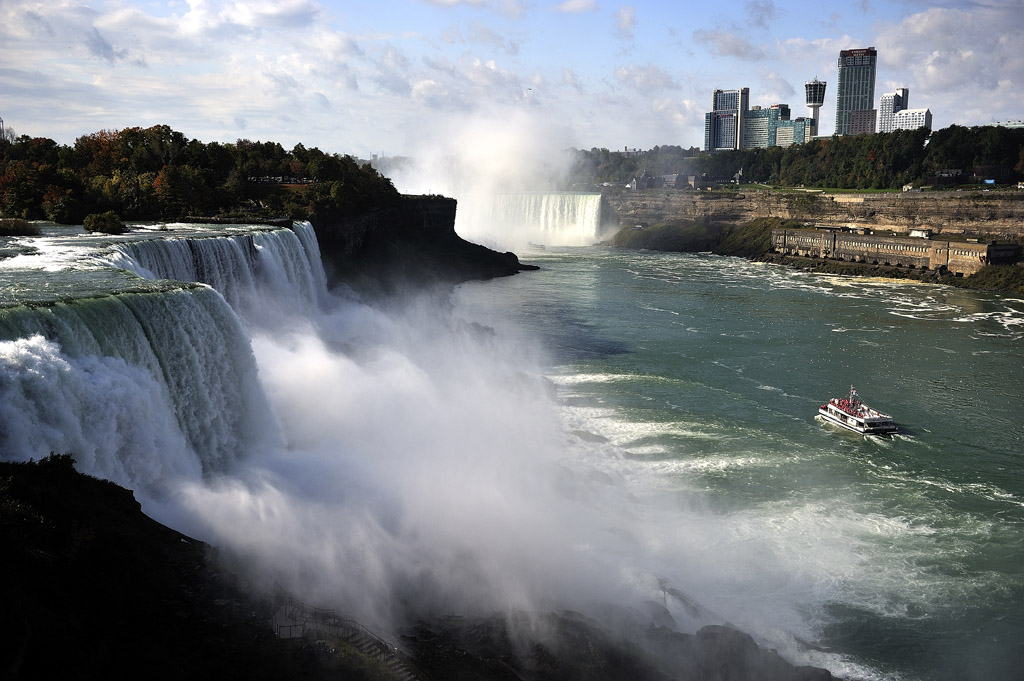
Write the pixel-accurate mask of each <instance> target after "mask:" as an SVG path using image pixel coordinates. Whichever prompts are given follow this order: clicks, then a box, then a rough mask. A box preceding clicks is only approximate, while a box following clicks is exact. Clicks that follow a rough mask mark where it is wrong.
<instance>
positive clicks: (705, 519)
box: [458, 248, 1024, 680]
mask: <svg viewBox="0 0 1024 681" xmlns="http://www.w3.org/2000/svg"><path fill="white" fill-rule="evenodd" d="M521 257H522V259H523V260H524V261H525V262H531V263H536V264H538V265H540V266H541V268H542V269H541V270H540V271H538V272H534V273H529V274H524V275H520V276H517V277H514V278H511V279H506V280H500V281H494V282H487V283H476V284H467V285H464V286H463V287H462V288H461V289H460V291H459V294H458V296H459V300H460V304H461V305H462V306H463V307H464V308H465V309H466V310H469V311H471V312H467V314H471V315H473V316H476V317H488V315H490V317H489V323H491V324H493V325H495V326H496V327H497V328H499V329H501V328H503V327H504V328H505V329H506V332H507V333H509V334H516V333H518V334H521V336H522V338H523V342H524V343H526V342H528V339H527V336H529V335H530V334H534V335H536V336H537V337H540V338H543V339H544V340H543V347H545V348H547V349H548V350H549V351H550V353H549V355H547V362H548V365H547V366H548V369H547V371H548V372H549V375H550V377H551V379H552V380H553V381H554V383H555V384H556V386H557V393H558V396H559V400H560V404H561V405H562V406H561V410H562V413H563V419H564V420H565V422H566V423H567V424H569V427H570V428H571V429H573V430H574V432H576V433H577V434H578V435H579V436H580V437H581V439H583V440H585V441H588V442H600V443H607V444H608V447H607V448H606V449H604V450H602V451H603V452H604V455H605V456H606V457H607V461H606V462H605V464H604V465H605V466H606V468H607V469H608V470H609V471H614V472H616V473H618V474H621V475H624V476H628V477H630V478H632V479H636V480H642V481H643V484H642V485H641V487H642V489H644V490H645V491H644V492H643V494H644V495H645V496H646V501H648V502H650V501H651V500H656V502H657V505H658V506H659V508H661V509H663V512H664V513H665V514H668V516H669V520H668V522H665V517H664V516H659V518H658V519H657V522H658V523H661V524H659V526H658V527H659V531H660V532H663V533H664V534H665V536H663V538H662V539H663V541H661V542H654V543H652V544H650V545H647V546H645V547H644V550H648V551H650V552H652V554H657V553H659V552H660V553H661V554H664V555H663V557H664V558H666V559H667V560H669V561H670V562H671V563H672V568H674V569H675V574H677V575H680V577H679V578H678V579H679V586H680V587H681V588H682V589H683V590H684V591H685V592H687V593H689V594H691V595H693V596H694V597H695V598H696V599H697V600H699V601H700V602H701V603H702V605H704V606H706V607H707V608H709V609H710V610H711V611H713V612H715V613H718V614H719V615H720V616H721V617H722V618H723V619H725V620H726V621H729V622H731V623H735V624H736V625H738V626H741V627H744V628H747V629H748V630H750V631H752V632H759V633H760V634H761V635H763V636H765V637H766V638H767V639H769V640H772V639H773V637H774V640H775V642H776V643H777V644H778V645H780V646H781V647H783V648H784V647H786V644H785V640H786V638H787V635H788V634H792V635H793V636H795V637H796V638H797V640H803V641H807V642H813V643H814V644H816V646H819V647H820V648H821V650H817V651H815V650H814V648H802V650H801V651H800V652H798V653H796V655H797V656H803V658H804V659H805V660H809V661H811V662H812V663H817V664H820V665H822V666H826V667H828V668H830V669H831V670H832V671H833V673H837V674H843V675H848V676H849V677H851V678H901V679H979V680H980V679H1016V678H1020V676H1019V675H1020V673H1021V671H1020V670H1021V666H1020V665H1021V664H1022V662H1024V561H1022V560H1021V557H1022V556H1024V468H1022V464H1024V455H1022V452H1024V397H1022V395H1021V388H1022V386H1024V361H1022V359H1024V300H1019V299H1013V298H1007V297H1003V296H999V295H995V294H985V293H974V292H964V291H960V290H956V289H951V288H947V287H937V286H924V285H918V284H908V283H905V282H894V281H886V280H869V279H852V278H837V277H829V276H822V275H815V274H808V273H803V272H798V271H794V270H789V269H784V268H781V267H778V266H773V265H765V264H760V263H753V262H747V261H744V260H738V259H732V258H722V257H717V256H711V255H693V254H666V253H653V252H628V251H612V250H604V249H598V248H590V249H550V248H549V249H547V250H539V251H535V252H531V253H524V254H522V255H521ZM506 314H507V315H509V319H503V316H504V315H506ZM517 329H518V330H517ZM522 329H529V330H530V331H529V333H524V332H523V331H522ZM851 385H855V386H856V387H857V388H858V390H859V391H860V394H861V396H862V397H863V398H864V400H865V401H866V402H867V403H868V404H869V405H871V406H873V407H875V408H878V409H880V410H882V411H885V412H887V413H891V414H892V415H893V416H894V418H895V420H896V421H897V423H898V424H899V426H900V432H899V434H898V435H896V436H895V437H893V438H883V437H863V436H859V435H857V434H854V433H848V432H839V431H837V430H835V429H833V428H831V427H828V426H825V425H823V424H821V423H819V422H817V421H816V420H815V418H814V416H815V414H816V412H817V409H818V407H819V405H820V404H822V403H824V402H825V401H826V400H827V399H828V398H829V397H833V396H844V395H845V393H846V392H847V391H848V389H849V387H850V386H851ZM666 509H671V510H666ZM673 514H674V515H673ZM794 647H795V648H800V645H799V644H797V645H796V646H794Z"/></svg>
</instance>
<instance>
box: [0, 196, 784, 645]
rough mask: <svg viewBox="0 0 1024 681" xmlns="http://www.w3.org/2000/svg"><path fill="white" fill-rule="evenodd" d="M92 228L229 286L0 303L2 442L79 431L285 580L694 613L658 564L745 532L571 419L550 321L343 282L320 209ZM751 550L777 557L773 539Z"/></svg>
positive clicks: (191, 525)
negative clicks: (373, 292)
mask: <svg viewBox="0 0 1024 681" xmlns="http://www.w3.org/2000/svg"><path fill="white" fill-rule="evenodd" d="M574 201H577V203H576V205H577V206H579V205H581V204H583V203H587V202H591V203H592V204H593V208H594V210H595V211H596V210H597V208H598V205H599V203H598V202H599V199H597V198H586V199H574ZM524 202H525V203H527V204H529V203H530V202H529V201H527V200H525V199H524ZM544 203H545V200H543V199H541V200H540V201H539V204H540V206H542V205H543V204H544ZM548 204H549V208H550V201H549V202H548ZM537 209H538V210H540V209H541V208H540V207H537ZM509 210H510V209H509ZM552 210H553V209H552ZM559 210H562V209H559ZM565 210H568V208H565ZM555 212H557V211H555ZM558 224H563V226H564V224H565V223H558ZM574 224H575V223H574ZM591 224H593V225H595V229H596V224H597V218H596V217H595V218H594V222H593V223H591ZM75 243H82V242H81V241H76V242H75ZM98 251H99V252H96V251H94V252H91V253H89V254H84V255H82V259H83V260H88V261H89V263H92V265H91V266H93V267H95V266H96V263H105V266H106V267H107V268H108V269H109V268H110V267H117V268H120V269H121V270H129V271H131V272H136V273H139V274H142V275H143V276H145V277H147V278H148V277H159V278H175V279H178V280H192V281H196V280H199V281H203V282H206V283H207V284H209V285H210V286H204V285H196V284H182V283H174V282H166V281H159V280H149V279H147V280H145V283H146V284H147V285H149V286H150V287H151V288H150V290H144V291H136V290H132V291H125V290H123V289H122V290H118V291H116V292H110V291H108V292H107V293H105V294H103V295H96V294H90V295H89V296H88V297H79V298H77V299H71V298H68V299H62V300H58V301H51V302H50V303H49V304H47V305H43V306H41V307H40V306H35V305H32V304H28V303H27V302H23V303H16V304H8V307H7V308H5V309H3V310H0V338H4V339H6V340H4V341H0V393H2V394H0V410H4V411H3V412H2V420H0V438H2V442H0V445H2V446H0V451H3V452H4V456H8V457H11V456H12V454H13V457H14V458H18V459H27V458H29V457H34V458H39V457H42V456H45V455H47V454H48V453H49V452H50V451H56V452H68V453H71V454H73V455H75V456H76V458H77V459H78V460H79V464H80V465H79V467H80V468H81V469H83V470H84V471H85V472H88V473H92V474H96V475H100V476H102V477H107V478H110V479H113V480H115V481H118V482H122V483H125V484H127V485H129V486H131V487H133V488H134V489H135V490H136V492H137V493H139V492H140V491H141V494H140V497H142V499H143V504H144V508H145V509H146V511H147V513H150V514H151V515H153V516H155V517H156V518H157V519H158V520H161V521H163V522H165V523H167V524H171V525H172V526H174V527H176V528H177V529H179V530H181V531H183V532H186V533H188V534H191V535H193V536H197V537H199V538H201V539H205V540H208V541H211V542H213V543H215V544H216V545H218V546H220V547H222V548H224V549H225V552H230V553H232V554H233V555H236V556H240V557H241V558H242V559H243V560H244V562H245V564H246V565H247V567H248V568H250V569H252V570H254V571H258V572H259V575H257V577H263V578H265V579H266V582H267V583H268V584H269V583H271V582H276V583H277V584H279V585H281V586H283V587H284V588H285V589H287V590H289V591H291V592H292V593H294V594H296V595H297V596H299V597H300V598H303V599H305V600H307V601H309V602H312V603H317V604H321V605H324V606H327V607H337V608H338V609H339V610H342V611H344V612H345V613H346V614H348V615H351V616H353V617H355V618H356V619H359V620H360V621H363V622H364V623H366V624H370V625H372V626H374V627H380V628H382V629H386V628H387V627H388V626H389V625H391V624H394V623H400V622H408V621H413V620H415V619H416V618H419V617H431V616H433V615H436V614H438V613H446V612H456V613H460V614H480V613H490V612H493V611H496V610H497V611H512V610H526V611H535V610H538V609H561V608H570V609H573V610H586V609H587V608H590V607H591V606H592V604H593V603H594V602H595V601H598V600H599V601H601V602H602V603H615V604H629V605H631V606H632V605H633V604H637V603H643V602H644V601H645V600H650V599H652V598H653V599H657V600H659V601H660V602H663V603H664V604H665V605H664V607H665V608H667V609H668V610H670V611H671V615H672V617H673V618H675V621H676V622H677V623H678V624H679V626H680V628H689V627H690V625H691V624H693V625H696V624H697V622H696V620H697V619H698V615H694V614H693V611H694V610H693V607H692V605H691V604H690V603H687V602H683V601H681V600H676V601H672V600H667V599H666V598H665V594H666V593H668V592H667V591H666V590H665V589H664V588H663V586H662V585H664V584H671V583H675V584H684V585H686V588H685V591H687V592H694V591H695V589H693V588H691V585H692V584H693V583H694V582H695V581H697V579H698V578H697V576H698V575H701V574H705V573H712V574H719V573H721V572H722V571H721V570H720V568H719V566H718V565H716V564H714V558H713V557H708V556H711V554H712V550H711V549H712V548H713V547H715V546H716V544H717V543H718V542H719V541H720V538H721V537H722V536H726V535H727V534H728V533H727V532H723V531H722V525H721V523H715V522H714V521H713V520H712V519H710V518H709V517H708V516H706V515H704V514H700V513H695V512H691V513H689V515H688V516H681V515H680V514H679V513H677V512H675V511H676V507H675V505H674V504H671V505H670V504H666V505H665V506H661V503H660V501H659V500H660V499H661V498H662V497H661V495H660V494H659V492H658V485H657V484H648V481H646V480H644V479H643V478H642V475H638V474H637V472H636V471H635V466H634V465H633V463H632V462H631V461H630V460H629V459H627V458H626V457H624V456H623V452H622V450H621V449H619V448H618V447H616V446H614V445H612V444H610V443H609V442H607V441H604V440H603V439H602V438H587V437H585V436H580V435H576V434H575V433H576V432H584V431H586V430H587V429H588V428H589V425H588V424H587V423H586V422H581V423H576V422H575V421H569V422H567V421H565V420H564V419H565V414H564V413H563V412H561V411H560V410H559V409H558V408H557V407H556V405H555V400H554V398H553V397H552V387H551V384H550V383H549V382H548V381H546V380H545V379H543V378H542V374H543V371H544V367H545V366H547V362H546V361H545V360H544V355H545V352H544V349H543V347H541V344H540V342H539V341H538V342H535V341H534V340H533V336H532V335H529V334H521V335H517V334H515V333H506V332H503V331H502V329H501V326H500V325H498V324H497V323H494V322H495V320H490V319H484V321H485V322H486V323H488V325H489V326H488V327H484V326H481V325H480V324H479V323H478V320H479V319H480V316H479V315H478V314H467V311H469V312H472V307H467V306H466V303H465V301H462V302H460V298H459V296H458V295H455V296H453V297H451V298H450V299H445V300H444V301H443V302H444V304H441V305H439V304H438V298H439V297H438V296H424V297H423V298H422V299H415V300H409V301H404V303H403V304H397V303H396V304H395V305H393V306H391V307H388V308H387V309H381V308H376V307H372V306H368V305H365V304H362V303H361V302H360V301H357V300H353V299H350V298H345V297H343V295H342V294H340V293H337V294H328V293H327V291H326V290H325V289H324V287H323V273H322V270H320V269H319V259H318V257H317V256H318V254H317V252H316V251H317V247H316V240H315V238H313V234H312V230H311V228H310V227H309V226H308V225H306V224H299V225H297V226H296V230H295V232H292V231H289V230H278V231H258V230H257V231H253V230H249V231H247V232H245V233H235V234H222V235H220V236H216V237H204V238H197V237H190V238H187V239H182V238H177V237H171V238H166V237H164V238H160V237H156V238H150V237H149V236H148V235H147V236H146V237H145V238H141V239H136V240H135V241H134V242H131V241H122V242H121V243H119V244H117V245H116V246H114V247H110V246H102V248H100V249H98ZM72 269H73V268H72ZM0 273H2V271H0ZM120 274H121V275H122V276H125V277H127V276H128V275H126V274H125V273H124V272H121V273H120ZM53 276H54V277H67V278H69V280H70V281H69V284H74V281H75V280H76V279H75V278H76V277H79V276H84V275H83V274H82V273H80V272H75V271H72V270H71V269H65V270H63V271H62V272H61V273H59V274H54V275H53ZM131 279H133V280H135V279H137V278H136V277H131ZM512 279H513V280H514V279H516V278H512ZM139 281H142V280H139ZM211 287H212V288H211ZM466 288H472V287H466ZM486 288H487V287H486V286H485V285H481V286H480V287H479V289H478V292H479V293H481V294H483V293H485V291H486ZM323 298H328V300H329V302H330V303H331V304H330V305H324V306H321V305H318V302H319V301H320V300H321V299H323ZM485 298H486V296H485ZM228 302H230V306H229V304H228ZM495 314H497V315H498V316H499V317H501V318H502V320H504V321H506V322H507V321H508V319H507V312H506V308H505V307H504V306H502V308H501V310H500V311H497V312H495ZM513 325H514V324H513ZM8 452H10V453H12V454H8ZM204 473H215V475H209V474H207V475H204ZM150 486H157V487H158V488H159V491H160V492H161V493H160V494H153V495H152V496H147V494H146V491H147V488H148V487H150ZM681 518H682V520H681ZM726 529H728V528H726ZM707 563H711V565H710V567H709V566H708V565H707ZM756 569H757V571H758V574H759V575H769V576H770V575H773V574H777V573H778V570H777V569H776V567H775V566H773V565H772V564H771V561H769V560H766V559H765V557H764V556H763V555H761V554H758V555H757V562H756ZM681 574H682V575H683V576H684V577H686V578H687V579H688V580H689V581H688V582H687V581H684V580H683V579H681V578H680V575H681ZM728 586H729V587H730V588H731V589H732V591H735V588H734V587H733V585H732V584H729V585H728ZM673 593H674V592H673ZM751 600H753V599H744V603H743V606H744V608H746V610H748V611H751V610H754V608H752V607H751V606H750V602H751ZM771 605H772V606H774V605H775V604H774V603H771ZM765 607H766V608H767V606H765ZM778 610H781V609H780V608H774V607H773V611H778ZM591 611H593V610H591ZM644 612H646V610H645V611H644ZM700 617H703V615H701V616H700ZM794 617H795V616H794ZM692 628H696V626H693V627H692ZM794 628H795V627H794Z"/></svg>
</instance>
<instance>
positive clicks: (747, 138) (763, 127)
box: [740, 104, 789, 149]
mask: <svg viewBox="0 0 1024 681" xmlns="http://www.w3.org/2000/svg"><path fill="white" fill-rule="evenodd" d="M788 120H789V105H788V104H773V105H772V106H770V107H767V108H765V109H762V108H761V107H759V106H755V107H753V108H751V109H750V111H747V112H746V114H745V115H744V117H743V140H742V141H741V143H740V148H741V149H767V148H768V147H774V146H775V145H776V144H777V142H776V130H777V129H778V127H779V124H780V123H781V122H782V121H788Z"/></svg>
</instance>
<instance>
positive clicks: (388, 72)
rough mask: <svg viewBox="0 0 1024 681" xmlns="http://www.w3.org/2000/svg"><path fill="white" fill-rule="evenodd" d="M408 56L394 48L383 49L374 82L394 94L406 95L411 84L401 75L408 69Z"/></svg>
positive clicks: (410, 89)
mask: <svg viewBox="0 0 1024 681" xmlns="http://www.w3.org/2000/svg"><path fill="white" fill-rule="evenodd" d="M409 65H410V62H409V58H408V57H406V56H405V55H404V54H403V53H402V52H401V51H399V50H396V49H394V48H388V49H386V50H384V54H383V55H382V56H381V59H380V61H379V62H378V64H377V75H376V76H375V77H374V79H373V80H374V82H375V83H377V85H379V86H380V87H381V88H382V89H384V90H386V91H387V92H391V93H394V94H396V95H401V96H406V95H408V94H409V93H410V92H411V91H412V85H411V84H410V83H409V80H408V78H407V77H406V76H405V75H403V74H404V73H407V72H408V70H409Z"/></svg>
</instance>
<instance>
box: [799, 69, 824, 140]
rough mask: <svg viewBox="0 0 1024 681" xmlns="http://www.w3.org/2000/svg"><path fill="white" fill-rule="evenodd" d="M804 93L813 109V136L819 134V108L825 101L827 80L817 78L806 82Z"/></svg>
mask: <svg viewBox="0 0 1024 681" xmlns="http://www.w3.org/2000/svg"><path fill="white" fill-rule="evenodd" d="M804 93H805V94H806V95H807V108H808V109H810V110H811V118H812V119H813V120H814V123H813V124H812V125H811V132H810V135H809V136H808V140H809V139H810V138H811V137H816V136H817V135H818V120H819V119H818V109H820V108H821V105H822V104H824V103H825V82H824V81H821V80H818V79H817V78H815V79H814V80H809V81H807V82H806V83H804Z"/></svg>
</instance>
